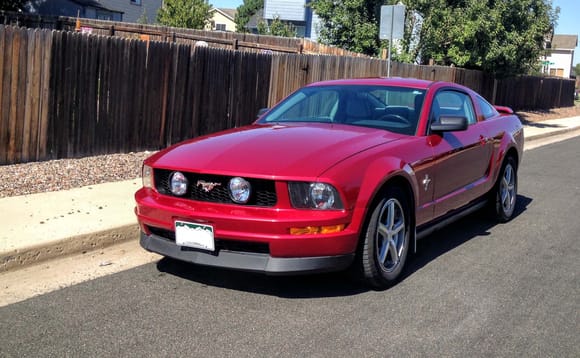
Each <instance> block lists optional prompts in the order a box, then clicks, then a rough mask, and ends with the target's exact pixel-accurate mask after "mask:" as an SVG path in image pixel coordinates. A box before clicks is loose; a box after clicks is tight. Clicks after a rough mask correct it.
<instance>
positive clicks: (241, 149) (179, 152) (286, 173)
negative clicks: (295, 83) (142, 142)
mask: <svg viewBox="0 0 580 358" xmlns="http://www.w3.org/2000/svg"><path fill="white" fill-rule="evenodd" d="M398 138H401V135H399V134H394V133H390V132H387V131H384V130H379V129H373V128H364V127H355V126H349V125H338V124H327V123H324V124H322V123H308V124H294V123H293V124H284V125H258V124H254V125H250V126H246V127H242V128H237V129H233V130H228V131H225V132H220V133H217V134H213V135H208V136H204V137H200V138H197V139H194V140H189V141H186V142H182V143H180V144H177V145H175V146H172V147H170V148H167V149H166V150H163V151H161V152H159V153H157V154H156V155H154V156H153V157H151V158H150V159H149V160H148V161H147V164H150V165H153V166H155V167H161V168H166V169H174V170H187V171H193V172H204V173H212V174H218V173H219V174H223V175H240V176H254V177H263V178H273V177H276V178H284V177H292V178H297V177H304V178H307V177H310V178H311V177H317V176H319V175H320V174H322V173H323V172H324V171H325V170H327V169H328V168H330V167H331V166H333V165H335V164H336V163H338V162H340V161H342V160H344V159H346V158H348V157H350V156H352V155H354V154H356V153H359V152H361V151H364V150H366V149H369V148H372V147H375V146H377V145H382V144H386V143H388V142H391V141H393V140H396V139H398Z"/></svg>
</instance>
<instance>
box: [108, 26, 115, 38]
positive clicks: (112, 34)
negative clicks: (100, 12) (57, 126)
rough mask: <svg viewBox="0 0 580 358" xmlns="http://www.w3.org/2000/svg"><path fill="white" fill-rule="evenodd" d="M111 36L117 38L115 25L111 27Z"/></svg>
mask: <svg viewBox="0 0 580 358" xmlns="http://www.w3.org/2000/svg"><path fill="white" fill-rule="evenodd" d="M109 36H115V25H111V27H109Z"/></svg>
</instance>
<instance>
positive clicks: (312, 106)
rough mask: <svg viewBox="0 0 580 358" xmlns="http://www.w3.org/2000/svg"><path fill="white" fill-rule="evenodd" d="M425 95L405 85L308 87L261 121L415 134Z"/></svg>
mask: <svg viewBox="0 0 580 358" xmlns="http://www.w3.org/2000/svg"><path fill="white" fill-rule="evenodd" d="M424 97H425V91H424V90H418V89H414V88H405V87H387V86H367V85H341V86H339V85H336V86H315V87H305V88H302V89H300V90H298V91H297V92H295V93H293V94H292V95H291V96H289V97H288V98H286V99H285V100H284V101H282V102H281V103H280V104H278V105H277V106H276V107H274V108H273V109H272V110H271V111H270V112H269V113H268V114H267V115H265V116H263V117H262V118H260V120H259V121H258V123H283V122H328V123H341V124H349V125H354V126H363V127H373V128H380V129H384V130H388V131H391V132H395V133H401V134H407V135H414V134H415V132H416V130H417V124H418V121H419V114H420V112H421V106H422V103H423V99H424Z"/></svg>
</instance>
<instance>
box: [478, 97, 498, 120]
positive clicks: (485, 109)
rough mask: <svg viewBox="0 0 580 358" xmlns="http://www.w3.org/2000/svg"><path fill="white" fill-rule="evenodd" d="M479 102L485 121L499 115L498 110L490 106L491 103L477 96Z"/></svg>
mask: <svg viewBox="0 0 580 358" xmlns="http://www.w3.org/2000/svg"><path fill="white" fill-rule="evenodd" d="M477 102H478V103H479V108H481V114H483V117H484V118H485V119H488V118H491V117H493V116H496V115H497V114H498V113H497V110H496V109H495V108H494V107H493V106H492V105H491V104H489V102H487V101H486V100H485V99H483V97H480V96H477Z"/></svg>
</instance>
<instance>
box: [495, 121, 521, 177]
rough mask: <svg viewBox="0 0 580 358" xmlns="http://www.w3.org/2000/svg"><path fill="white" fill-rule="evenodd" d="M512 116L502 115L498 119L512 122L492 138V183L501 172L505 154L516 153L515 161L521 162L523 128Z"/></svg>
mask: <svg viewBox="0 0 580 358" xmlns="http://www.w3.org/2000/svg"><path fill="white" fill-rule="evenodd" d="M512 117H513V118H510V119H508V118H506V117H502V118H501V119H500V120H503V121H506V120H511V121H512V124H511V125H510V126H509V127H508V129H507V130H505V131H504V132H502V133H501V134H499V135H496V136H495V137H494V138H493V141H494V146H493V157H492V160H493V163H492V164H493V165H492V167H491V169H492V173H491V174H492V183H495V182H496V181H497V178H498V177H499V174H500V172H501V167H502V165H503V162H504V160H505V157H506V155H507V154H508V153H509V152H510V151H511V152H514V153H516V154H517V158H516V162H517V164H518V166H519V165H520V163H521V160H522V155H523V152H524V129H523V126H522V125H521V122H520V121H519V119H518V118H517V117H515V116H512Z"/></svg>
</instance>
